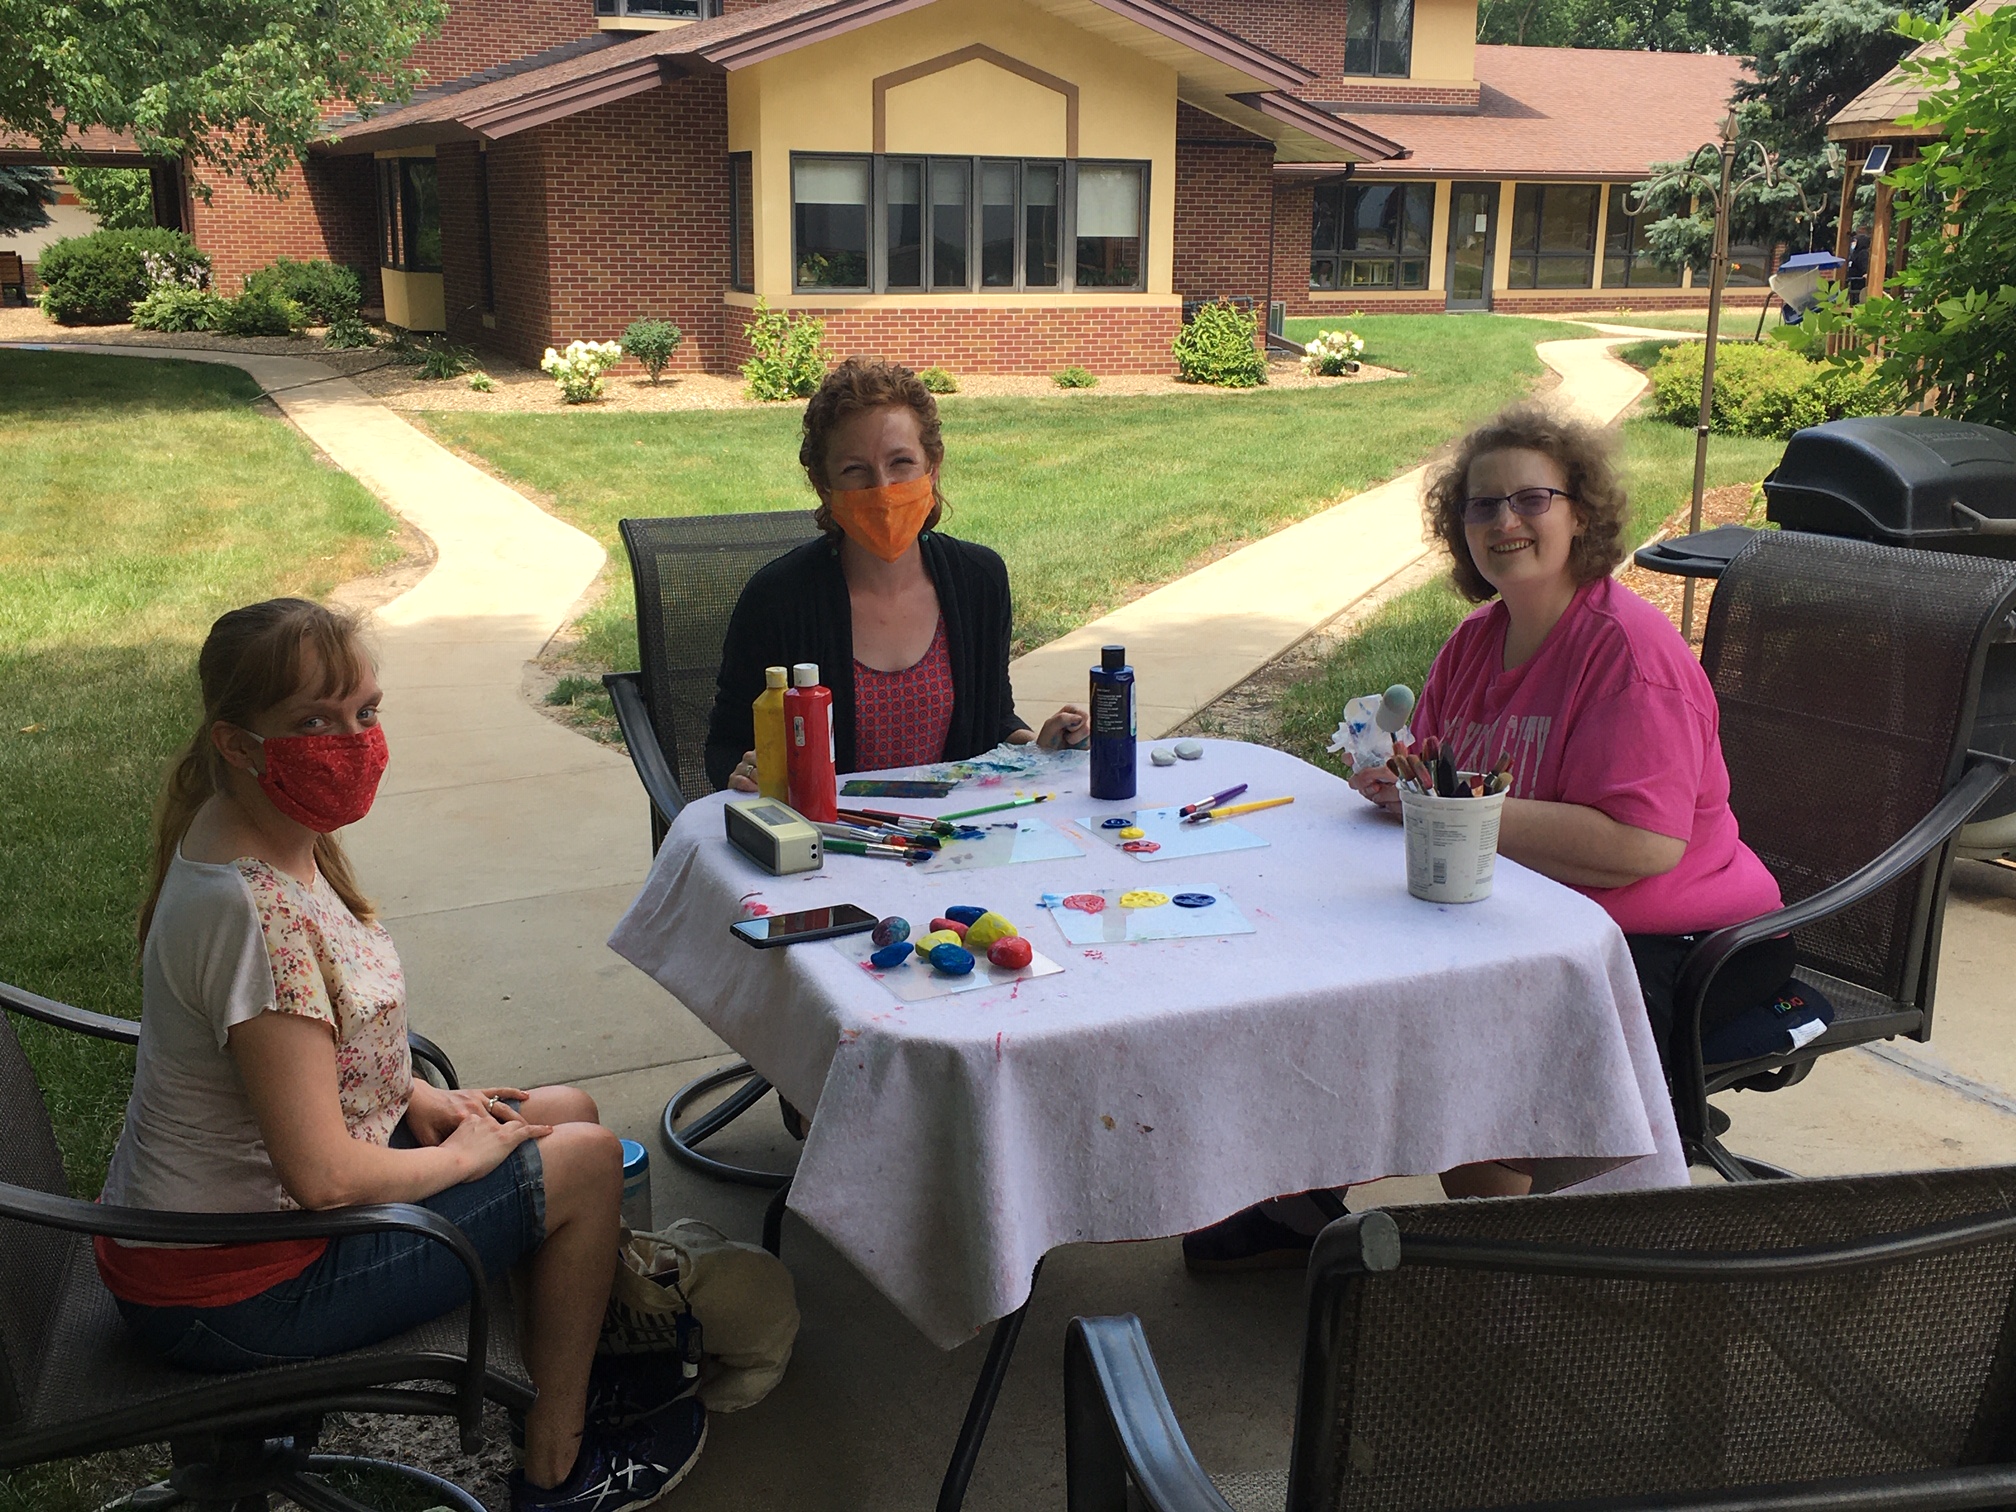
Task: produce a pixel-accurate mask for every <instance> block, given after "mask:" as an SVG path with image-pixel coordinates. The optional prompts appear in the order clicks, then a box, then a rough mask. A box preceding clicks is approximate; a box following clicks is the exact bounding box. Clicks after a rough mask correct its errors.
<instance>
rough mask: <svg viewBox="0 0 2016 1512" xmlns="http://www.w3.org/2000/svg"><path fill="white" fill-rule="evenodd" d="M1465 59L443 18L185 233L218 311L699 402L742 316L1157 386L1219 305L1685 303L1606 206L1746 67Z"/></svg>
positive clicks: (694, 17) (883, 7)
mask: <svg viewBox="0 0 2016 1512" xmlns="http://www.w3.org/2000/svg"><path fill="white" fill-rule="evenodd" d="M1475 29H1476V0H1412V3H1411V4H1410V3H1408V0H1187V4H1186V5H1185V7H1184V8H1182V9H1179V8H1177V7H1176V6H1174V5H1171V4H1167V3H1163V0H455V4H454V7H453V9H452V11H451V14H450V17H449V20H448V22H447V24H446V25H445V27H444V28H443V31H442V33H441V35H440V36H439V37H437V38H435V39H434V40H432V41H430V42H429V43H428V44H426V45H425V46H424V47H423V48H422V49H421V50H420V52H419V53H418V54H417V55H416V58H415V61H416V63H417V64H418V65H419V66H420V67H421V68H423V69H424V70H425V71H426V73H427V75H428V80H427V82H426V84H425V85H424V86H423V87H422V88H421V90H420V91H419V93H418V94H417V95H416V96H415V97H414V99H413V100H412V101H411V102H410V103H409V104H407V105H404V106H401V107H399V108H396V109H392V110H387V111H384V112H381V113H379V114H377V115H375V116H372V117H370V118H368V119H357V118H354V117H352V118H348V119H344V120H340V121H336V122H332V124H331V128H330V132H329V135H328V138H327V140H326V141H325V142H323V143H322V144H321V145H320V147H319V148H318V150H317V151H316V152H315V153H314V154H313V155H312V156H311V158H310V160H309V161H308V162H307V163H306V164H305V165H304V167H303V168H302V169H300V170H298V171H297V172H296V173H295V174H294V175H292V176H291V181H290V184H289V188H290V191H291V192H290V194H289V196H288V197H287V198H286V199H284V200H282V201H281V202H280V203H278V204H277V205H276V204H275V203H274V202H272V201H271V200H270V199H265V198H258V197H254V196H252V195H250V194H248V193H246V192H245V191H243V190H242V189H235V188H232V187H230V186H222V185H220V186H218V187H217V189H216V192H215V193H214V194H213V197H212V198H211V199H210V200H209V202H208V203H204V202H202V201H200V200H198V201H195V202H193V203H191V204H190V205H189V207H188V221H189V225H190V229H191V230H192V232H193V233H194V235H195V236H196V238H197V240H198V242H199V243H200V244H201V245H203V246H204V247H205V248H206V249H207V250H209V251H210V252H211V253H212V255H213V258H214V259H215V265H216V269H217V273H218V277H219V281H220V283H222V284H223V285H224V286H225V287H227V288H228V287H230V286H231V285H232V284H234V283H235V282H236V279H237V277H238V276H239V275H240V274H242V273H244V272H247V271H250V270H251V269H252V268H254V267H257V266H259V265H261V264H263V263H264V262H266V261H268V260H270V259H271V258H272V257H274V256H276V255H280V254H283V253H284V254H286V255H289V256H294V257H308V256H320V257H328V258H331V259H332V260H335V261H340V262H345V263H351V264H357V265H360V266H362V267H364V268H365V269H366V270H367V284H368V288H369V294H370V297H371V298H372V299H374V300H381V301H382V303H383V306H384V309H385V311H386V315H387V318H388V319H390V320H392V321H393V322H395V323H397V324H400V325H403V326H407V327H409V328H411V329H415V330H442V331H447V332H449V333H450V334H451V335H452V336H453V337H454V338H455V339H457V340H462V341H467V342H470V343H473V344H476V345H480V346H486V347H491V348H495V349H499V350H502V351H506V352H509V353H511V354H513V355H515V356H518V357H520V358H523V359H527V360H536V358H537V357H538V356H539V354H540V353H541V352H542V351H543V350H544V348H545V347H547V346H548V345H560V344H564V343H565V342H566V341H568V340H571V339H573V338H576V337H581V338H588V339H609V338H611V337H614V336H616V335H617V334H619V333H620V332H621V330H622V329H623V327H624V326H625V325H627V324H628V323H629V322H630V321H631V320H633V319H636V318H639V317H643V316H655V317H663V318H669V319H671V320H673V321H675V322H677V323H678V325H679V326H680V328H681V329H682V330H683V331H684V333H685V336H686V340H685V342H684V344H683V345H682V346H681V348H680V350H679V354H678V359H677V362H678V365H680V366H682V367H687V368H699V369H707V370H715V371H721V370H727V369H731V368H732V367H733V366H735V365H736V364H737V363H739V362H740V361H741V360H742V358H743V357H744V356H745V355H746V342H745V339H744V337H743V334H742V333H743V326H744V324H745V323H746V322H747V320H748V318H749V314H750V311H751V309H752V308H753V306H755V305H756V303H757V302H758V301H759V300H762V301H765V302H767V303H768V304H769V305H770V306H771V307H772V308H780V309H785V310H789V311H793V312H808V313H814V314H817V315H818V316H820V317H821V318H822V319H823V320H824V321H825V322H826V325H827V330H828V336H829V341H830V343H831V344H832V345H833V346H834V347H835V348H836V349H837V350H841V351H846V352H873V353H877V354H880V355H886V356H891V357H895V358H898V359H900V360H903V361H907V362H910V363H913V364H916V365H924V364H928V363H941V364H943V365H945V366H948V367H951V368H953V369H955V370H960V371H966V372H984V371H1015V370H1021V371H1052V370H1055V369H1056V368H1058V367H1061V366H1063V365H1065V364H1067V363H1072V362H1079V363H1083V364H1085V365H1086V366H1087V367H1090V368H1093V369H1094V370H1095V371H1106V372H1121V371H1143V370H1146V371H1159V370H1165V369H1166V368H1167V367H1168V366H1169V361H1170V358H1169V342H1170V340H1171V338H1172V337H1173V336H1174V335H1175V333H1176V330H1177V329H1178V327H1179V325H1180V322H1181V319H1182V308H1183V305H1184V302H1185V301H1186V300H1196V299H1204V298H1211V297H1215V296H1220V295H1230V296H1236V297H1240V298H1242V299H1251V300H1253V301H1255V302H1256V303H1271V304H1272V305H1274V306H1276V307H1278V309H1279V310H1280V311H1284V312H1285V313H1287V314H1290V315H1324V314H1329V313H1332V312H1336V313H1339V314H1348V313H1349V312H1351V311H1354V310H1375V309H1393V310H1425V309H1443V308H1489V307H1496V308H1500V309H1562V308H1572V307H1588V306H1592V305H1603V306H1609V305H1615V304H1619V303H1624V304H1629V305H1632V306H1636V307H1643V306H1646V305H1651V304H1658V303H1687V302H1697V301H1698V300H1699V298H1700V296H1699V295H1697V294H1695V293H1694V292H1693V290H1692V289H1691V288H1690V287H1689V286H1688V284H1687V281H1686V280H1685V279H1684V278H1683V277H1682V276H1681V275H1677V274H1669V273H1665V272H1663V271H1662V270H1659V269H1658V268H1657V267H1656V265H1654V264H1652V263H1651V261H1650V260H1649V259H1648V258H1646V257H1645V256H1644V255H1643V253H1642V249H1641V248H1640V247H1639V246H1638V244H1637V241H1636V238H1637V235H1638V231H1637V228H1636V226H1635V224H1634V223H1633V222H1632V220H1631V219H1630V217H1629V216H1628V214H1627V213H1625V212H1626V210H1627V209H1628V206H1626V205H1625V204H1624V202H1623V199H1622V192H1623V189H1624V186H1626V185H1628V184H1629V183H1630V182H1632V181H1633V180H1636V179H1639V178H1642V177H1644V176H1645V173H1646V171H1647V169H1648V168H1649V167H1650V165H1651V164H1652V163H1654V162H1657V161H1661V160H1666V159H1671V158H1675V157H1680V156H1683V155H1685V153H1686V152H1688V151H1689V150H1691V148H1692V147H1693V146H1695V145H1696V144H1697V143H1699V142H1700V141H1701V140H1703V139H1704V138H1705V137H1707V136H1709V135H1711V134H1712V131H1713V127H1714V123H1715V121H1716V120H1717V119H1718V117H1719V116H1720V114H1721V113H1722V111H1723V109H1724V108H1725V102H1726V100H1727V98H1728V96H1729V93H1730V89H1731V86H1732V85H1733V83H1734V81H1735V76H1736V72H1737V68H1738V64H1737V62H1736V61H1735V60H1733V59H1730V58H1722V57H1701V56H1695V55H1687V54H1653V53H1620V52H1593V51H1590V52H1584V51H1566V50H1551V49H1537V48H1535V49H1521V48H1502V47H1479V46H1477V45H1476V43H1475Z"/></svg>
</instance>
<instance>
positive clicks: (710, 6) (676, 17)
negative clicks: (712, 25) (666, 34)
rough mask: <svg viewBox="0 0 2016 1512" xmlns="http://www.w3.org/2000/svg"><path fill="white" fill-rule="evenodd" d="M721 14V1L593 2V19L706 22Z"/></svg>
mask: <svg viewBox="0 0 2016 1512" xmlns="http://www.w3.org/2000/svg"><path fill="white" fill-rule="evenodd" d="M720 14H721V0H595V19H596V20H598V21H608V20H621V19H623V18H624V17H626V16H636V17H639V18H640V19H643V20H648V21H707V20H711V19H712V18H714V17H715V16H718V15H720Z"/></svg>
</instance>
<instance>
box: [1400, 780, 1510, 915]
mask: <svg viewBox="0 0 2016 1512" xmlns="http://www.w3.org/2000/svg"><path fill="white" fill-rule="evenodd" d="M1459 775H1460V776H1461V777H1463V778H1464V779H1465V780H1466V781H1467V780H1468V778H1469V777H1470V775H1471V774H1470V773H1468V772H1465V773H1461V774H1459ZM1504 808H1505V795H1504V794H1503V793H1492V794H1491V795H1489V796H1488V797H1484V798H1473V797H1470V796H1469V795H1467V794H1466V795H1465V796H1463V797H1461V798H1438V797H1436V796H1435V795H1434V794H1433V793H1417V792H1415V791H1413V790H1412V789H1411V788H1408V787H1405V786H1403V787H1402V788H1401V789H1400V818H1401V821H1402V823H1403V824H1404V825H1405V827H1406V832H1407V891H1408V892H1410V893H1412V894H1413V895H1414V896H1415V897H1417V898H1420V899H1422V900H1424V901H1426V902H1429V903H1479V902H1482V901H1483V900H1484V899H1486V898H1488V897H1490V896H1491V874H1492V872H1493V871H1494V870H1496V868H1497V864H1498V820H1499V816H1500V815H1501V814H1502V813H1503V812H1504Z"/></svg>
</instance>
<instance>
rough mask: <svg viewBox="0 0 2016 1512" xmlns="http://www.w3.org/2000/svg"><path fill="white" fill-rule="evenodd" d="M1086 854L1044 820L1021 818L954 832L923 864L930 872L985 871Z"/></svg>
mask: <svg viewBox="0 0 2016 1512" xmlns="http://www.w3.org/2000/svg"><path fill="white" fill-rule="evenodd" d="M1084 854H1085V853H1084V852H1083V851H1081V850H1080V849H1079V848H1078V847H1077V846H1076V845H1074V844H1072V843H1071V840H1070V838H1069V837H1068V836H1066V835H1063V834H1061V833H1059V832H1058V831H1057V830H1056V829H1054V828H1052V827H1051V826H1050V825H1047V824H1045V823H1044V822H1043V821H1042V820H1040V819H1022V820H1010V821H1007V822H1004V823H999V824H989V825H974V826H970V827H962V828H960V829H958V830H955V831H954V832H953V834H952V835H951V836H950V837H949V838H947V839H945V840H944V841H943V842H942V843H941V844H940V845H939V847H938V849H937V850H935V851H933V852H932V853H931V855H930V858H929V859H928V860H927V861H926V862H924V863H923V864H924V866H925V868H926V869H927V870H930V871H984V870H986V869H987V868H988V867H992V866H1017V865H1020V864H1022V863H1024V862H1028V861H1069V860H1072V859H1074V858H1076V857H1079V856H1082V855H1084Z"/></svg>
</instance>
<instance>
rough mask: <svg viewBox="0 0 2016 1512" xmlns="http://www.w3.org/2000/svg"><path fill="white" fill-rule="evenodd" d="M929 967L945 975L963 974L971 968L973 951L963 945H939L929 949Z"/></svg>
mask: <svg viewBox="0 0 2016 1512" xmlns="http://www.w3.org/2000/svg"><path fill="white" fill-rule="evenodd" d="M931 968H932V970H934V971H942V972H944V973H945V975H947V976H965V975H966V974H967V973H968V972H969V971H971V970H972V969H973V952H972V951H970V950H968V949H967V948H966V947H965V946H964V945H939V946H935V947H934V948H933V949H932V951H931Z"/></svg>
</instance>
